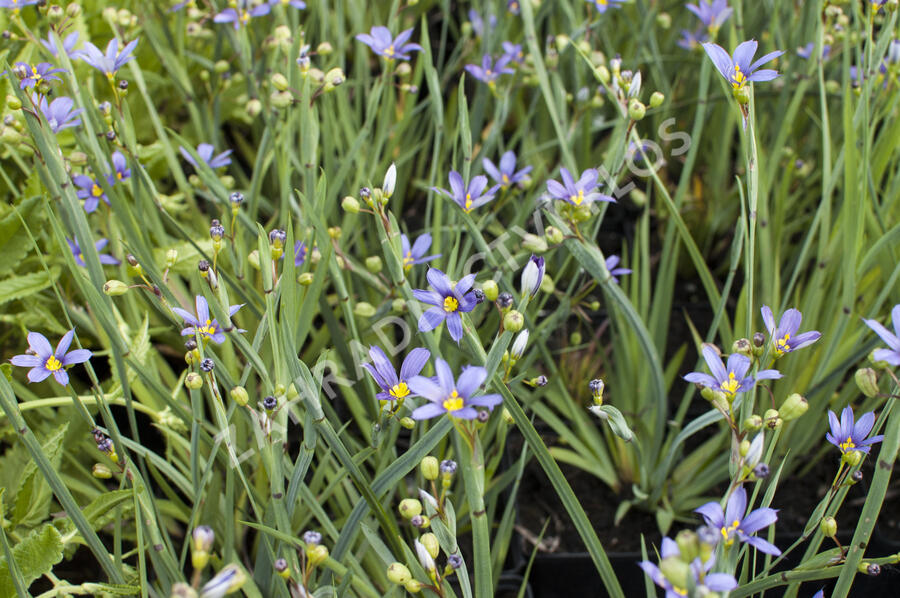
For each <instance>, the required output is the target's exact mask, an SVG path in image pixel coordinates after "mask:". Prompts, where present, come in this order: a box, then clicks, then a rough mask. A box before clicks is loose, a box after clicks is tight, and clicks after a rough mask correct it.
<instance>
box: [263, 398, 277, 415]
mask: <svg viewBox="0 0 900 598" xmlns="http://www.w3.org/2000/svg"><path fill="white" fill-rule="evenodd" d="M262 406H263V409H265V410H266V411H269V412H271V411H275V408H276V407H278V399H276V398H275V397H273V396H272V395H269V396H267V397H266V398H264V399H263V401H262Z"/></svg>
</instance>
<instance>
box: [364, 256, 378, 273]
mask: <svg viewBox="0 0 900 598" xmlns="http://www.w3.org/2000/svg"><path fill="white" fill-rule="evenodd" d="M366 270H368V271H369V272H371V273H372V274H378V273H379V272H381V258H380V257H378V256H377V255H371V256H369V257H367V258H366Z"/></svg>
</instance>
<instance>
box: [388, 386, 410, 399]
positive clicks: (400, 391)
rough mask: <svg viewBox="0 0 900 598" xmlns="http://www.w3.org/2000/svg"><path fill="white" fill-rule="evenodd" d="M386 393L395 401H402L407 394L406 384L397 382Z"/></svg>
mask: <svg viewBox="0 0 900 598" xmlns="http://www.w3.org/2000/svg"><path fill="white" fill-rule="evenodd" d="M388 392H389V394H390V395H391V396H392V397H394V398H395V399H402V398H403V397H405V396H406V395H408V394H409V387H408V386H407V385H406V382H399V383H397V384H395V385H393V386H392V387H391V390H389V391H388Z"/></svg>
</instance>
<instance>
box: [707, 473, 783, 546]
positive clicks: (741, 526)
mask: <svg viewBox="0 0 900 598" xmlns="http://www.w3.org/2000/svg"><path fill="white" fill-rule="evenodd" d="M696 512H697V513H700V515H702V516H703V519H704V520H705V521H706V525H708V526H710V527H711V528H713V529H714V530H718V531H719V533H720V534H721V535H722V542H723V543H724V544H725V546H731V545H732V544H733V543H734V541H735V540H739V541H741V542H744V543H746V544H749V545H750V546H753V547H754V548H756V549H757V550H759V551H760V552H764V553H766V554H771V555H773V556H778V555H780V554H781V551H780V550H779V549H778V547H777V546H775V545H774V544H771V543H769V542H767V541H765V540H763V539H762V538H758V537H756V536H754V535H753V534H755V533H756V532H758V531H759V530H761V529H763V528H765V527H769V526H770V525H772V524H773V523H775V522H776V521H777V520H778V515H777V513H778V512H777V511H776V510H775V509H770V508H768V507H763V508H760V509H756V510H755V511H751V512H750V513H747V491H746V490H744V488H743V486H742V487H739V488H737V489H736V490H735V491H734V492H732V493H731V496H729V497H728V503H727V504H726V505H725V510H722V507H721V505H719V503H717V502H708V503H706V504H705V505H703V506H702V507H699V508H698V509H696ZM745 513H746V516H745Z"/></svg>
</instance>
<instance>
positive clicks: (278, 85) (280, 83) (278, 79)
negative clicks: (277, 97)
mask: <svg viewBox="0 0 900 598" xmlns="http://www.w3.org/2000/svg"><path fill="white" fill-rule="evenodd" d="M272 87H274V88H275V89H277V90H278V91H284V90H285V89H287V88H288V80H287V77H285V76H284V75H282V74H281V73H275V74H274V75H272Z"/></svg>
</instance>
